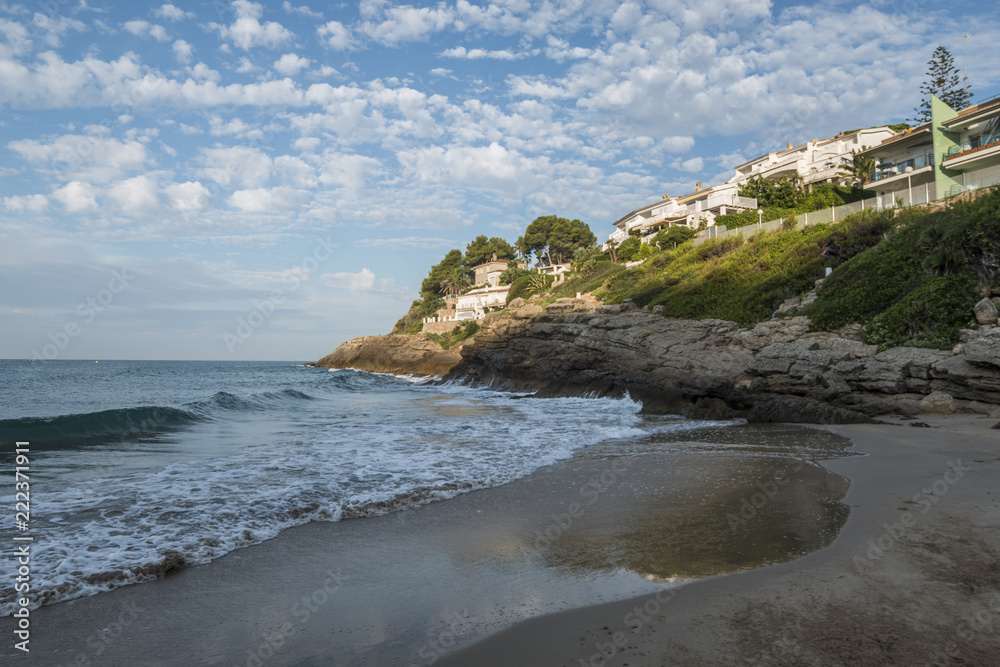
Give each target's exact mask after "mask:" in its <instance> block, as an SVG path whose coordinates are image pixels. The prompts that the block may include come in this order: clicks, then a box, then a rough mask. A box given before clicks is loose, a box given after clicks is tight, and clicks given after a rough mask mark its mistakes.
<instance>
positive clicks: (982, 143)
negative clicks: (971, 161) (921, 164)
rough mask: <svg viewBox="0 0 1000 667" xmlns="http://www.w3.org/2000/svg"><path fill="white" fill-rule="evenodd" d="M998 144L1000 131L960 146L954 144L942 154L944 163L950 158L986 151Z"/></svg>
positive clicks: (999, 143)
mask: <svg viewBox="0 0 1000 667" xmlns="http://www.w3.org/2000/svg"><path fill="white" fill-rule="evenodd" d="M997 145H1000V132H997V133H996V134H991V135H986V136H983V137H980V138H979V139H978V140H977V141H976V142H974V143H964V144H961V145H960V146H952V147H951V148H949V149H948V152H947V153H945V154H944V155H943V156H942V164H944V163H945V162H948V161H949V160H954V159H958V158H963V157H965V156H967V155H972V154H973V153H980V152H982V151H986V150H988V149H991V148H994V147H996V146H997Z"/></svg>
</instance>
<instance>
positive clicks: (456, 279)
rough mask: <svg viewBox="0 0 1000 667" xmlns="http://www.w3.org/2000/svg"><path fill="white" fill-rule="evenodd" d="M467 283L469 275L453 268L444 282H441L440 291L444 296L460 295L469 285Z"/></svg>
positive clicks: (469, 283)
mask: <svg viewBox="0 0 1000 667" xmlns="http://www.w3.org/2000/svg"><path fill="white" fill-rule="evenodd" d="M471 284H472V283H471V282H470V281H469V275H468V273H466V272H465V271H463V270H462V269H460V268H458V267H455V268H453V269H452V270H451V271H449V272H448V273H447V275H445V277H444V280H442V281H441V289H442V290H443V291H444V293H445V294H447V295H449V296H453V295H455V294H461V293H462V292H463V291H465V289H466V288H467V287H468V286H469V285H471Z"/></svg>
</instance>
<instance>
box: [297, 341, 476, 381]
mask: <svg viewBox="0 0 1000 667" xmlns="http://www.w3.org/2000/svg"><path fill="white" fill-rule="evenodd" d="M469 340H471V339H469ZM464 342H466V341H463V343H464ZM461 350H462V344H458V345H456V346H455V347H453V348H451V349H449V350H442V349H441V346H440V345H438V344H437V343H435V342H434V341H432V340H430V339H429V338H426V337H424V336H408V335H403V334H391V335H388V336H361V337H359V338H354V339H353V340H349V341H347V342H346V343H343V344H342V345H341V346H340V347H338V348H337V349H336V350H334V351H333V352H331V353H330V354H328V355H327V356H325V357H323V358H322V359H320V360H319V361H318V362H316V365H317V366H323V367H327V368H356V369H358V370H361V371H370V372H372V373H393V374H396V375H431V376H442V375H444V374H445V373H447V372H448V371H449V370H451V368H452V367H453V366H454V365H455V364H457V363H458V362H459V361H460V360H461Z"/></svg>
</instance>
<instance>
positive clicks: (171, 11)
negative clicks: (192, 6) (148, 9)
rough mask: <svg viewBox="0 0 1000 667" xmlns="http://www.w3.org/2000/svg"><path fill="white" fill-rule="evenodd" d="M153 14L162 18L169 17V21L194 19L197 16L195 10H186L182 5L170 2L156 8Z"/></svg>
mask: <svg viewBox="0 0 1000 667" xmlns="http://www.w3.org/2000/svg"><path fill="white" fill-rule="evenodd" d="M153 15H154V16H158V17H160V18H161V19H167V20H168V21H180V20H183V19H193V18H194V17H195V14H194V12H186V11H184V10H183V9H181V8H180V7H176V6H174V5H171V4H170V3H167V4H164V5H162V6H160V8H159V9H154V10H153Z"/></svg>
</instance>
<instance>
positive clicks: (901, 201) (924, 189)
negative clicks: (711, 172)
mask: <svg viewBox="0 0 1000 667" xmlns="http://www.w3.org/2000/svg"><path fill="white" fill-rule="evenodd" d="M897 194H898V195H901V196H898V197H896V198H895V199H894V198H892V197H890V196H888V195H887V196H885V197H882V196H877V197H869V198H868V199H862V200H861V201H856V202H852V203H850V204H844V205H843V206H831V207H830V208H824V209H820V210H819V211H810V212H808V213H799V214H797V215H796V216H795V219H796V222H797V224H796V227H795V228H796V229H804V228H806V227H811V226H812V225H825V224H833V223H836V222H840V221H841V220H843V219H844V218H846V217H847V216H849V215H851V214H852V213H857V212H858V211H863V210H867V209H875V210H876V211H883V210H885V209H891V208H902V207H906V206H917V205H919V204H926V203H928V202H933V201H936V200H937V199H938V197H937V189H936V188H935V186H934V184H933V183H925V184H924V185H920V186H917V187H914V188H908V189H906V190H903V191H901V192H899V193H897ZM782 222H783V220H782V219H781V218H778V219H775V220H768V221H766V222H763V223H760V224H756V225H747V226H746V227H737V228H736V229H726V226H725V225H719V226H715V227H709V228H708V229H706V230H705V231H703V232H700V233H699V235H698V236H697V237H696V238H695V240H694V244H695V245H701V244H702V243H704V242H705V241H707V240H709V239H725V238H732V237H734V236H753V235H754V234H756V233H757V232H773V231H776V230H778V229H781V225H782Z"/></svg>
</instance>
